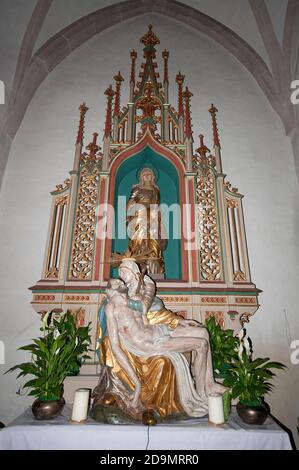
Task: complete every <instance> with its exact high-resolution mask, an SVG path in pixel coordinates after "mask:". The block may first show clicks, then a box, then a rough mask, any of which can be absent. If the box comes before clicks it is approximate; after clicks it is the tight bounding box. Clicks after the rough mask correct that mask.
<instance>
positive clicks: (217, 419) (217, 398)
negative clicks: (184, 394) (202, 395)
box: [208, 393, 224, 424]
mask: <svg viewBox="0 0 299 470" xmlns="http://www.w3.org/2000/svg"><path fill="white" fill-rule="evenodd" d="M208 406H209V421H210V423H213V424H223V423H224V413H223V398H222V395H221V394H220V393H210V394H209V396H208Z"/></svg>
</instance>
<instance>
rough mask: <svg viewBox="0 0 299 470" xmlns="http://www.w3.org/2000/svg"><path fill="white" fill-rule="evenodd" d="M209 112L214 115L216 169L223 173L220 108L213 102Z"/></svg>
mask: <svg viewBox="0 0 299 470" xmlns="http://www.w3.org/2000/svg"><path fill="white" fill-rule="evenodd" d="M209 113H210V114H211V116H212V131H213V144H214V150H215V157H216V169H217V172H218V173H222V162H221V146H220V141H219V134H218V126H217V119H216V113H218V109H217V108H215V106H214V105H213V104H211V107H210V109H209Z"/></svg>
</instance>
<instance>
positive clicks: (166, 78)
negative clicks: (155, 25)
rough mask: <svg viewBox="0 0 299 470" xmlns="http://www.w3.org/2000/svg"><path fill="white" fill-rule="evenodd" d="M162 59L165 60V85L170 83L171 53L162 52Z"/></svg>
mask: <svg viewBox="0 0 299 470" xmlns="http://www.w3.org/2000/svg"><path fill="white" fill-rule="evenodd" d="M162 57H163V59H164V79H163V82H164V83H169V79H168V58H169V51H167V50H166V49H164V51H163V52H162Z"/></svg>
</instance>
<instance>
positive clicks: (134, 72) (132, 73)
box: [130, 49, 137, 85]
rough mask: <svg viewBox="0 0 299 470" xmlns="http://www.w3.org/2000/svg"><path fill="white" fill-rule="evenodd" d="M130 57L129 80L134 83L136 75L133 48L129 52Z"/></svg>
mask: <svg viewBox="0 0 299 470" xmlns="http://www.w3.org/2000/svg"><path fill="white" fill-rule="evenodd" d="M130 57H131V77H130V82H132V83H134V85H135V75H136V59H137V52H136V51H135V49H133V50H132V51H131V53H130Z"/></svg>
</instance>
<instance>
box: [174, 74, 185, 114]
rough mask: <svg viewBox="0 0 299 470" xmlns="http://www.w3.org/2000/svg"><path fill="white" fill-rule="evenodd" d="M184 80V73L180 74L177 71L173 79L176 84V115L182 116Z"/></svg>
mask: <svg viewBox="0 0 299 470" xmlns="http://www.w3.org/2000/svg"><path fill="white" fill-rule="evenodd" d="M184 80H185V75H182V74H181V72H179V73H178V74H177V76H176V79H175V81H176V82H177V84H178V115H179V117H180V116H184V103H183V83H184Z"/></svg>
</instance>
